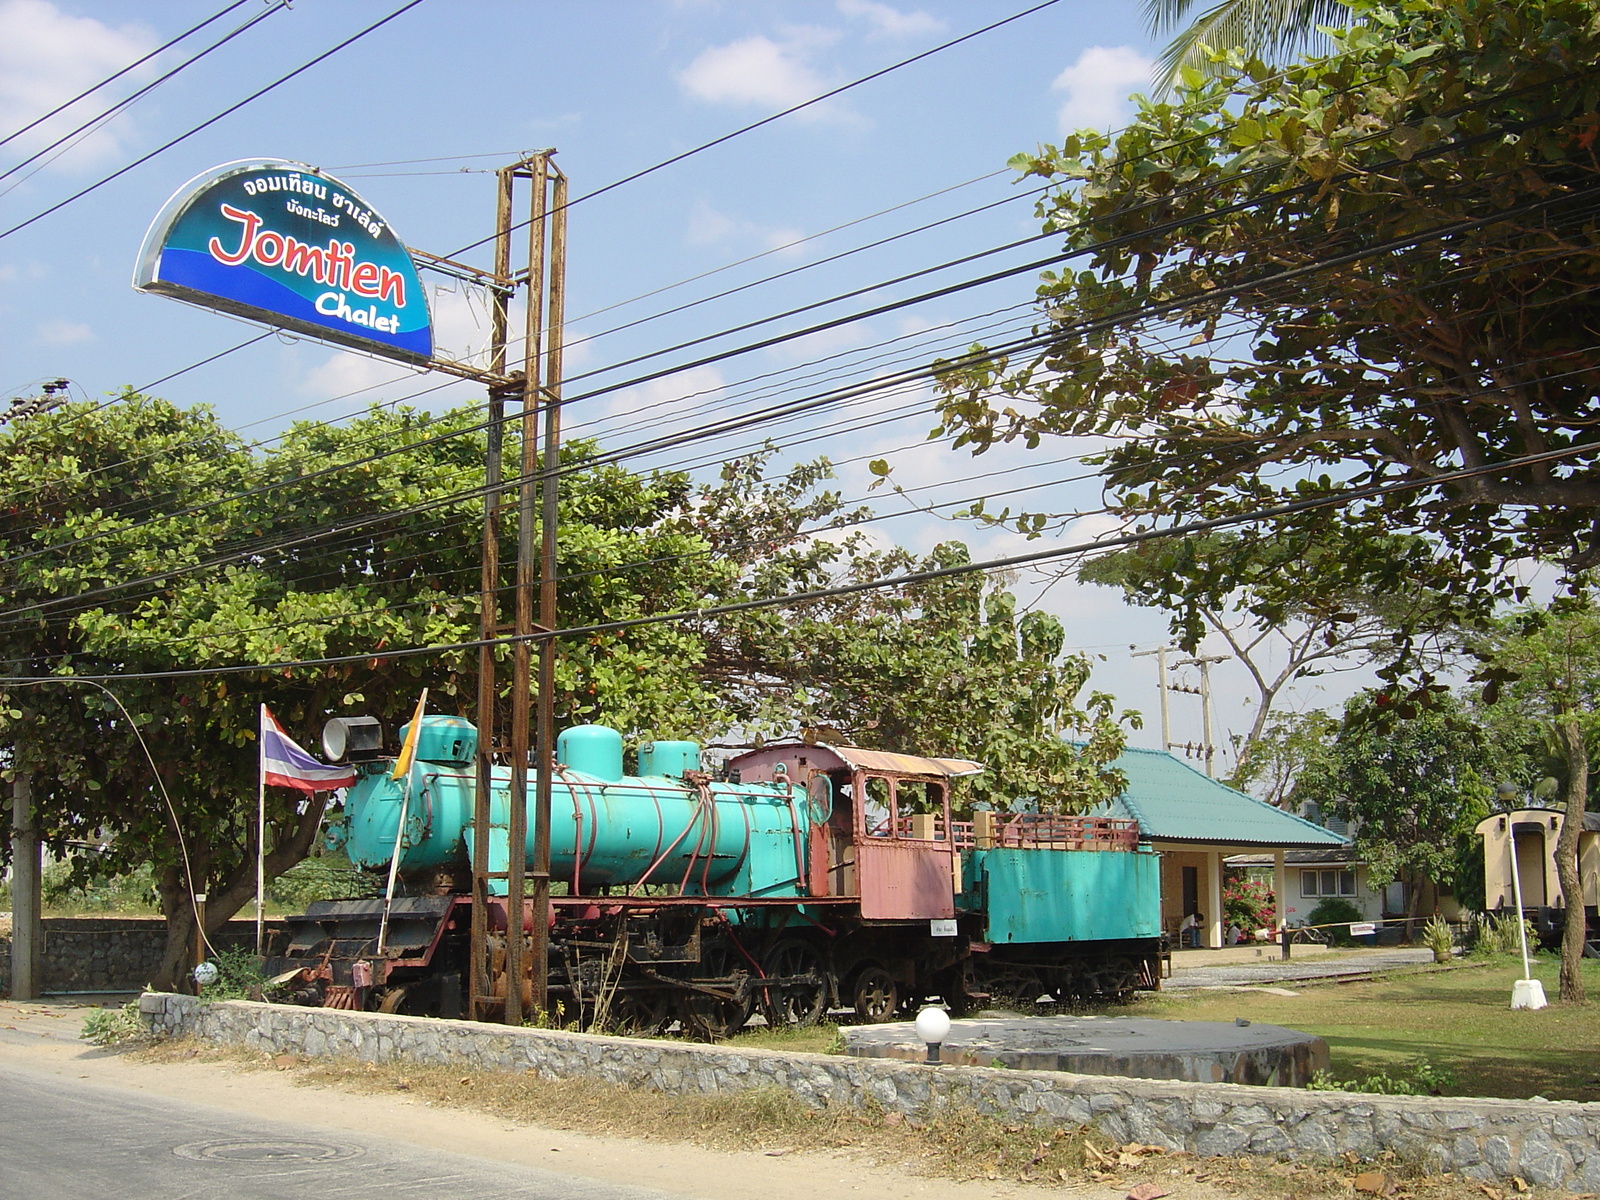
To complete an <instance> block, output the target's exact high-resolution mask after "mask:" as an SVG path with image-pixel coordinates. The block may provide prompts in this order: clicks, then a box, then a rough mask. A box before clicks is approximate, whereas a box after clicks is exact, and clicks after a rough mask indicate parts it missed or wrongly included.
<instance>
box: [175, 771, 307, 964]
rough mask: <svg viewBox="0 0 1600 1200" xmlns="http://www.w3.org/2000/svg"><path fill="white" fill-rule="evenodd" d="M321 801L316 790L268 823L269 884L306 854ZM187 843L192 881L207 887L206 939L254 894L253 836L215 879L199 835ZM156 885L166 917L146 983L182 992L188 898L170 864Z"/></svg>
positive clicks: (190, 911) (188, 946) (190, 915)
mask: <svg viewBox="0 0 1600 1200" xmlns="http://www.w3.org/2000/svg"><path fill="white" fill-rule="evenodd" d="M326 803H327V799H326V796H325V795H322V794H318V795H316V796H313V797H312V798H311V800H310V802H309V803H307V804H306V810H305V812H303V813H300V814H298V815H296V816H295V817H294V819H293V823H292V824H291V825H290V826H289V828H288V829H286V830H284V829H279V830H274V829H273V827H272V826H271V825H269V826H268V833H269V836H271V834H272V833H274V832H276V833H277V834H278V836H277V840H276V842H275V843H274V844H273V845H272V847H271V848H270V849H269V850H268V851H267V856H266V877H267V881H268V882H269V883H270V882H271V881H272V880H274V879H276V878H277V877H278V876H279V875H282V874H283V873H284V872H285V871H287V870H288V869H289V868H290V867H292V866H294V865H295V864H296V863H298V862H300V861H301V860H302V859H304V858H305V856H306V855H307V854H308V853H310V851H311V844H312V842H314V841H315V840H316V837H317V830H318V829H319V828H320V827H321V824H322V810H323V808H324V806H325V805H326ZM252 824H254V823H253V822H252ZM189 848H190V853H191V854H192V855H193V856H194V869H195V879H196V885H197V886H198V887H203V888H205V889H206V890H207V896H206V929H205V933H206V937H207V938H211V937H214V936H215V935H216V934H217V933H218V932H219V931H220V930H221V929H222V928H223V927H224V926H225V925H227V923H228V922H229V921H231V920H232V919H233V917H234V915H235V914H236V913H238V911H239V910H240V909H241V908H243V907H244V906H245V905H246V904H248V903H250V901H251V900H252V899H254V897H255V894H256V864H255V842H254V837H253V836H252V837H251V839H250V840H249V844H248V846H247V850H248V853H246V854H244V855H243V856H242V857H241V859H240V861H239V862H238V864H237V865H236V866H235V867H234V869H233V870H232V871H230V872H229V873H228V874H227V875H225V876H223V877H222V878H220V879H219V878H214V877H212V875H211V870H210V868H212V867H214V865H215V858H214V856H213V855H212V853H211V850H210V847H209V846H207V845H206V844H205V842H204V840H203V839H201V838H197V837H194V836H193V835H191V837H190V840H189ZM207 881H208V882H207ZM156 890H157V892H158V893H159V894H160V896H161V915H162V916H163V917H165V918H166V922H167V942H166V946H165V947H164V948H163V950H162V952H161V968H160V970H159V971H158V972H157V974H156V977H155V979H154V980H152V981H151V985H152V986H153V987H155V988H156V990H157V991H163V992H170V991H180V990H181V991H187V990H188V988H189V966H190V962H191V959H192V955H193V945H194V907H193V905H192V903H191V902H190V899H189V889H188V886H187V882H186V880H185V879H184V876H183V873H182V871H181V869H180V868H179V867H178V866H177V865H176V864H174V865H172V866H169V867H167V868H166V869H165V870H163V871H162V872H161V878H160V881H159V882H158V884H157V888H156Z"/></svg>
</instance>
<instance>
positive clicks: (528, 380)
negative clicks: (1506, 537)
mask: <svg viewBox="0 0 1600 1200" xmlns="http://www.w3.org/2000/svg"><path fill="white" fill-rule="evenodd" d="M518 175H519V177H522V178H526V179H528V180H529V181H530V185H531V186H530V189H529V220H528V275H527V278H528V287H527V291H526V293H525V294H526V304H525V306H524V318H525V321H524V326H523V341H522V396H521V411H520V418H521V420H520V430H521V441H522V464H521V476H520V479H519V482H518V486H517V587H516V640H515V641H514V642H513V643H512V646H511V787H510V795H509V796H508V798H507V810H506V838H507V841H508V843H509V845H508V846H507V851H506V908H507V911H508V912H513V913H519V912H521V911H522V901H523V898H524V894H525V885H526V880H527V867H528V858H527V844H528V826H527V822H528V768H529V767H530V765H532V756H531V755H530V754H529V744H528V743H529V733H530V732H531V724H532V721H531V719H530V718H531V714H530V711H529V710H530V705H531V700H532V685H533V680H532V673H531V659H530V656H531V654H532V650H533V647H532V645H531V643H530V641H529V639H530V638H531V636H532V634H533V602H534V594H535V589H536V587H537V583H538V579H537V570H538V566H537V562H536V560H535V557H534V513H535V507H536V500H537V498H538V485H537V482H536V481H535V475H536V474H537V472H538V465H539V460H538V453H539V423H538V412H539V384H540V376H541V372H542V369H543V361H542V351H543V349H544V291H545V281H544V254H545V239H544V210H545V202H546V199H547V195H548V192H549V186H548V183H547V180H546V168H545V160H544V157H543V155H537V154H536V155H533V156H532V157H530V158H528V159H525V160H524V161H523V163H522V164H521V165H520V169H519V170H518ZM535 923H536V924H537V922H535ZM524 948H525V947H524V943H523V939H522V938H521V937H519V936H516V935H514V934H513V933H512V932H510V931H508V932H507V936H506V974H507V976H508V977H509V978H510V979H512V980H516V981H518V984H517V986H507V988H506V991H505V1018H504V1019H505V1022H506V1024H507V1025H519V1024H521V1023H522V995H523V989H522V987H521V980H522V979H523V977H524V975H525V973H526V966H525V962H524V958H525V956H524V953H523V951H524ZM533 957H535V958H537V955H535V956H533ZM534 1000H535V1001H537V1000H538V996H537V995H535V996H534ZM536 1007H538V1008H539V1011H541V1012H542V1011H543V1006H542V1005H537V1006H536Z"/></svg>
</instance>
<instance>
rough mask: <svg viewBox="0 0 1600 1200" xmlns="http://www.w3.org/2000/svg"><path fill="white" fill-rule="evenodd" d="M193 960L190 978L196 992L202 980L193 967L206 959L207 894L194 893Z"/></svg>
mask: <svg viewBox="0 0 1600 1200" xmlns="http://www.w3.org/2000/svg"><path fill="white" fill-rule="evenodd" d="M191 957H192V958H193V960H194V961H193V962H191V963H190V964H189V966H190V968H191V970H190V975H189V979H190V982H191V983H192V984H193V985H194V990H195V992H196V993H198V992H199V991H200V981H199V980H197V979H195V977H194V973H193V968H194V967H198V966H199V965H200V964H201V963H203V962H205V960H206V894H205V893H204V892H195V893H194V951H193V954H192V955H191Z"/></svg>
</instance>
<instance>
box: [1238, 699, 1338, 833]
mask: <svg viewBox="0 0 1600 1200" xmlns="http://www.w3.org/2000/svg"><path fill="white" fill-rule="evenodd" d="M1338 730H1339V721H1338V719H1337V718H1335V717H1334V716H1332V715H1330V714H1329V713H1326V712H1323V711H1322V710H1321V709H1316V708H1313V709H1308V710H1307V711H1305V712H1298V713H1284V712H1278V713H1274V714H1273V716H1272V719H1271V720H1269V721H1268V722H1267V723H1266V725H1265V726H1264V727H1263V728H1262V730H1261V732H1260V734H1259V735H1258V736H1257V738H1256V741H1255V743H1254V746H1253V748H1252V750H1251V752H1250V754H1249V756H1248V757H1246V756H1241V757H1240V760H1239V765H1238V768H1237V769H1236V770H1235V771H1234V773H1233V776H1232V778H1231V779H1230V780H1229V781H1228V782H1229V783H1231V784H1232V785H1233V786H1234V787H1236V788H1239V789H1240V790H1241V791H1247V792H1250V793H1251V795H1253V796H1255V797H1256V798H1257V799H1259V800H1265V801H1266V802H1267V803H1268V804H1272V805H1275V806H1276V807H1278V808H1283V809H1288V810H1290V811H1291V812H1294V811H1298V810H1299V809H1300V808H1301V801H1302V797H1301V795H1300V792H1299V784H1300V777H1301V776H1302V775H1304V774H1305V773H1306V772H1308V771H1311V772H1315V771H1318V770H1321V769H1323V767H1324V764H1325V761H1326V758H1327V755H1328V749H1329V747H1330V746H1331V745H1332V744H1333V739H1334V737H1335V735H1336V734H1337V733H1338Z"/></svg>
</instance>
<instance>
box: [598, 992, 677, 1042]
mask: <svg viewBox="0 0 1600 1200" xmlns="http://www.w3.org/2000/svg"><path fill="white" fill-rule="evenodd" d="M611 1019H612V1023H613V1025H614V1026H615V1028H616V1031H617V1032H618V1033H620V1034H623V1035H625V1036H626V1035H629V1034H638V1035H639V1036H641V1037H649V1036H651V1035H653V1034H657V1033H660V1032H661V1031H662V1030H663V1029H665V1028H666V1027H667V1026H668V1025H669V1024H671V1022H672V1003H671V997H670V996H669V995H668V994H667V993H666V992H663V991H659V990H653V991H638V992H619V993H618V994H617V998H616V999H615V1000H614V1001H612V1004H611Z"/></svg>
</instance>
